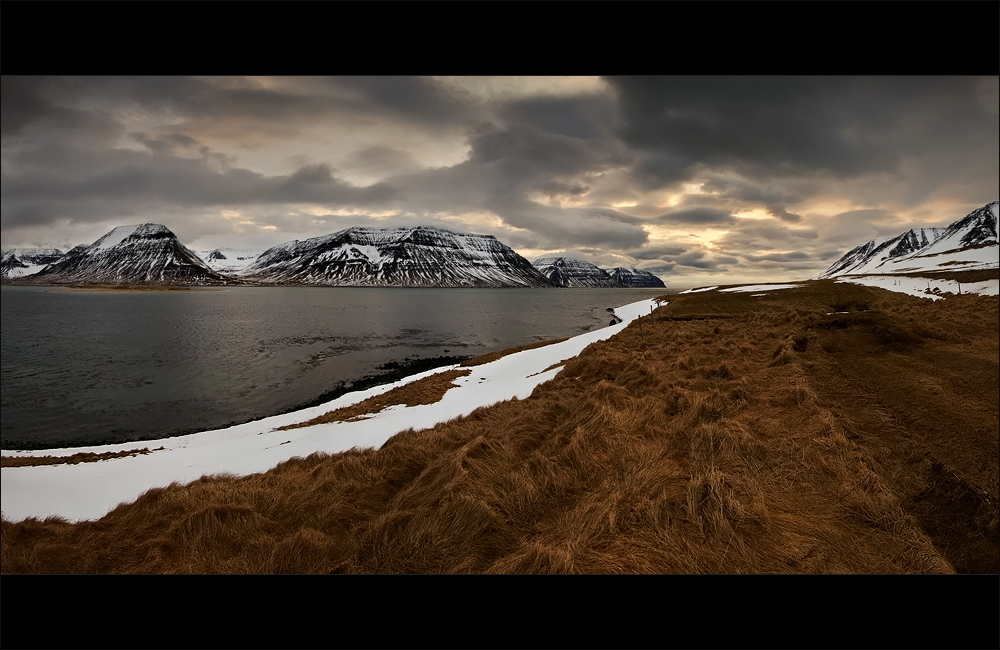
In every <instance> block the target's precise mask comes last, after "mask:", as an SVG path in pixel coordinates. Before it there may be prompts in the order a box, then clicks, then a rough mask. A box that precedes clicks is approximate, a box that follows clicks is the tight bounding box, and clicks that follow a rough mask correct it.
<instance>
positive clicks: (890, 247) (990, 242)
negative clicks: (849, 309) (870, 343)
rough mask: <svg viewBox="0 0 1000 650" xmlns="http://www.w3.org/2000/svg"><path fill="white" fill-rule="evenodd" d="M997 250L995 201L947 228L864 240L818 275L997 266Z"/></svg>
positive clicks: (952, 269)
mask: <svg viewBox="0 0 1000 650" xmlns="http://www.w3.org/2000/svg"><path fill="white" fill-rule="evenodd" d="M998 250H1000V249H998V246H997V202H996V201H994V202H993V203H989V204H987V205H985V206H983V207H981V208H979V209H977V210H974V211H973V212H971V213H969V214H968V215H966V216H965V217H963V218H962V219H959V220H957V221H955V222H954V223H953V224H951V225H950V226H948V227H947V228H914V229H912V230H908V231H906V232H905V233H903V234H902V235H899V236H897V237H891V238H888V239H873V240H872V241H869V242H866V243H864V244H862V245H860V246H858V247H857V248H854V249H853V250H851V251H850V252H848V253H847V254H846V255H844V256H843V257H842V258H840V259H839V260H837V261H836V262H834V263H833V265H832V266H831V267H830V268H829V269H827V270H826V271H824V272H823V273H821V274H820V275H818V276H817V277H818V278H832V277H837V276H840V275H848V274H849V275H863V274H872V273H878V274H885V273H911V272H914V271H946V270H948V271H964V270H972V269H984V268H997V266H998Z"/></svg>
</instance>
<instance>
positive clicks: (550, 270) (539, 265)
mask: <svg viewBox="0 0 1000 650" xmlns="http://www.w3.org/2000/svg"><path fill="white" fill-rule="evenodd" d="M532 265H533V266H534V267H535V268H536V269H538V270H539V271H540V272H541V273H542V275H544V276H545V277H547V278H548V279H549V281H551V282H552V284H554V285H556V286H559V287H620V286H622V285H620V284H619V283H618V282H616V281H615V280H614V279H612V277H611V276H610V275H608V272H607V271H605V270H604V269H601V268H598V267H597V266H594V265H593V264H591V263H590V262H584V261H583V260H575V259H573V258H571V257H542V258H539V259H537V260H535V261H534V262H532Z"/></svg>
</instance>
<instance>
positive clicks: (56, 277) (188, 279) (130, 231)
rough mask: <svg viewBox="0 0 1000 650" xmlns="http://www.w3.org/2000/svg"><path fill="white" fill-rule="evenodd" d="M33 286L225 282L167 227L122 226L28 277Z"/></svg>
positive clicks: (27, 279) (151, 224) (77, 248)
mask: <svg viewBox="0 0 1000 650" xmlns="http://www.w3.org/2000/svg"><path fill="white" fill-rule="evenodd" d="M24 281H26V282H30V283H33V284H223V283H225V279H224V278H223V277H222V276H221V275H219V274H218V273H216V272H215V271H213V270H212V269H211V268H209V267H208V266H207V265H206V264H205V263H204V262H202V261H201V259H200V258H199V257H198V256H197V255H195V254H194V253H192V252H191V251H190V250H188V249H187V248H186V247H185V246H184V245H183V244H181V243H180V242H179V241H178V240H177V237H176V236H175V235H174V233H172V232H170V230H168V229H167V228H166V227H165V226H161V225H159V224H155V223H145V224H139V225H133V226H118V227H117V228H115V229H114V230H112V231H111V232H109V233H108V234H106V235H104V236H103V237H101V238H100V239H98V240H97V241H95V242H94V243H93V244H91V245H90V246H77V247H76V248H74V249H73V250H71V251H70V252H69V253H67V254H66V255H64V256H63V257H62V258H61V259H59V260H58V261H57V262H55V263H53V264H49V265H48V266H47V267H45V268H44V269H42V270H41V271H39V272H38V273H36V274H35V275H33V276H31V277H30V278H25V280H24Z"/></svg>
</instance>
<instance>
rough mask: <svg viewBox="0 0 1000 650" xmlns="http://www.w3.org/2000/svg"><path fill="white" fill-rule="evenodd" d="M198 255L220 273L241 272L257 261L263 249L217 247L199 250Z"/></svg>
mask: <svg viewBox="0 0 1000 650" xmlns="http://www.w3.org/2000/svg"><path fill="white" fill-rule="evenodd" d="M197 252H198V257H200V258H201V259H202V261H204V262H205V264H208V266H209V268H211V269H212V270H214V271H218V272H219V273H223V274H226V273H239V272H240V271H242V270H243V269H245V268H247V267H248V266H250V265H251V264H253V263H254V261H256V259H257V258H258V257H260V254H261V253H263V252H264V251H261V250H245V249H242V248H216V249H215V250H211V251H197Z"/></svg>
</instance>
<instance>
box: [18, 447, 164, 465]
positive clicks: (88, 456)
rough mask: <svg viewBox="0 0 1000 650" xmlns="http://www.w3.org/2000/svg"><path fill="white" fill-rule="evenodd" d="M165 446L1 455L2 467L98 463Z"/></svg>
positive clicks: (147, 452)
mask: <svg viewBox="0 0 1000 650" xmlns="http://www.w3.org/2000/svg"><path fill="white" fill-rule="evenodd" d="M161 449H165V447H157V448H156V449H150V448H149V447H143V448H142V449H132V450H129V451H106V452H104V453H102V454H95V453H92V452H83V453H79V454H73V455H72V456H0V467H35V466H38V465H76V464H77V463H96V462H97V461H99V460H111V459H112V458H125V457H127V456H138V455H139V454H142V455H143V456H145V455H146V454H149V453H152V452H154V451H160V450H161Z"/></svg>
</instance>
